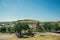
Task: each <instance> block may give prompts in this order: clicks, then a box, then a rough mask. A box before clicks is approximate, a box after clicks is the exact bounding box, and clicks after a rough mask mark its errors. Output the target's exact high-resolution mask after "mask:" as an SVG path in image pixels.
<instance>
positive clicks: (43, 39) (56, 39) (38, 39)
mask: <svg viewBox="0 0 60 40" xmlns="http://www.w3.org/2000/svg"><path fill="white" fill-rule="evenodd" d="M0 40H60V36H58V35H39V34H37V35H35V36H34V37H29V38H17V37H16V36H15V37H10V38H6V39H0Z"/></svg>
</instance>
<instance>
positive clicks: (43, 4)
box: [0, 0, 60, 21]
mask: <svg viewBox="0 0 60 40" xmlns="http://www.w3.org/2000/svg"><path fill="white" fill-rule="evenodd" d="M22 19H32V20H39V21H60V0H0V21H13V20H22Z"/></svg>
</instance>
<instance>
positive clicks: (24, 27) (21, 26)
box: [14, 22, 30, 33]
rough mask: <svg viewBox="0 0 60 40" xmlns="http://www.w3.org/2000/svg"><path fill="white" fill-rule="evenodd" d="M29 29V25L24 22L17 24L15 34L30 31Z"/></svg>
mask: <svg viewBox="0 0 60 40" xmlns="http://www.w3.org/2000/svg"><path fill="white" fill-rule="evenodd" d="M28 29H30V28H29V25H28V24H27V23H24V22H23V23H16V24H15V26H14V30H15V32H20V33H21V31H22V30H28Z"/></svg>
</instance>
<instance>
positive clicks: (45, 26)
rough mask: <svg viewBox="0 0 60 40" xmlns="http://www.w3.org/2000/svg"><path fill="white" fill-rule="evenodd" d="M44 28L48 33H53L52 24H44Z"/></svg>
mask: <svg viewBox="0 0 60 40" xmlns="http://www.w3.org/2000/svg"><path fill="white" fill-rule="evenodd" d="M43 27H44V28H45V29H46V31H51V27H52V25H51V24H50V23H47V22H46V23H44V25H43Z"/></svg>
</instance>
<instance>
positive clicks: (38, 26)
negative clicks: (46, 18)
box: [36, 22, 42, 32]
mask: <svg viewBox="0 0 60 40" xmlns="http://www.w3.org/2000/svg"><path fill="white" fill-rule="evenodd" d="M36 31H37V32H41V31H42V26H40V25H39V22H38V23H37V27H36Z"/></svg>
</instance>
